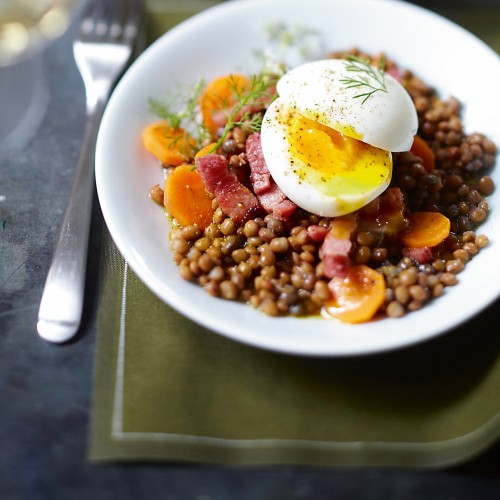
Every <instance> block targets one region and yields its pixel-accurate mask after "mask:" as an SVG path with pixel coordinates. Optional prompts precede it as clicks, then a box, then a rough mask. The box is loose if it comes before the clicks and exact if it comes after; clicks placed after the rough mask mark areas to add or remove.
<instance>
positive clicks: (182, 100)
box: [148, 80, 209, 156]
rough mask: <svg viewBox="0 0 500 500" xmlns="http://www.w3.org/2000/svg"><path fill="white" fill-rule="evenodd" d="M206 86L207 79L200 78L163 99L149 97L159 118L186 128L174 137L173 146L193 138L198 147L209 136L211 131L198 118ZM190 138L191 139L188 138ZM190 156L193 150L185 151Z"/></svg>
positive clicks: (150, 109) (151, 108)
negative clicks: (182, 132)
mask: <svg viewBox="0 0 500 500" xmlns="http://www.w3.org/2000/svg"><path fill="white" fill-rule="evenodd" d="M204 87H205V81H204V80H200V81H198V82H197V83H196V84H194V85H187V86H179V87H178V88H177V89H176V91H173V92H171V93H169V94H167V95H166V96H164V97H163V98H162V99H153V98H151V97H150V98H149V100H148V101H149V111H150V112H151V113H152V114H154V115H156V116H157V117H158V118H161V119H162V120H165V121H166V122H167V124H168V125H169V126H170V127H171V128H173V129H179V128H183V129H184V131H185V132H184V134H183V135H177V136H175V137H172V143H171V145H172V146H175V144H176V142H178V141H180V140H181V139H184V144H186V145H187V144H192V142H193V138H194V139H195V141H196V143H197V144H196V147H199V146H200V145H201V143H202V141H203V140H204V139H205V138H207V137H208V136H209V132H208V131H207V130H206V128H205V127H204V126H203V124H202V123H200V121H199V119H198V113H199V109H198V102H199V99H200V96H201V93H202V92H203V89H204ZM188 139H190V140H188ZM183 153H186V154H187V156H190V153H192V151H183Z"/></svg>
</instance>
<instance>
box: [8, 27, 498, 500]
mask: <svg viewBox="0 0 500 500" xmlns="http://www.w3.org/2000/svg"><path fill="white" fill-rule="evenodd" d="M70 36H71V33H69V34H68V35H67V36H65V37H64V38H63V39H61V40H59V41H58V42H57V43H56V44H54V45H53V46H52V47H50V48H49V50H48V51H47V53H46V57H45V62H46V69H47V78H48V83H49V89H50V95H49V103H48V110H47V113H46V115H45V119H44V121H43V123H42V126H41V127H40V129H39V131H38V133H37V134H36V136H35V137H34V138H33V139H32V140H31V142H30V143H29V144H28V145H27V146H26V147H25V148H24V149H23V150H22V151H20V152H18V153H15V154H3V155H2V156H1V157H0V200H1V201H0V213H1V224H0V251H1V253H0V499H5V500H18V499H29V500H38V499H44V500H45V499H47V500H48V499H50V500H58V499H61V500H67V499H93V500H100V499H115V498H119V499H121V500H129V499H141V498H147V499H156V498H162V499H164V498H165V499H193V500H209V499H212V500H219V499H244V500H245V499H267V498H269V499H310V498H314V499H322V498H325V499H326V498H336V499H344V498H345V499H347V498H349V499H351V498H352V499H374V500H375V499H384V500H390V499H401V498H404V499H407V500H408V499H409V500H412V499H415V500H416V499H418V500H421V499H422V498H425V499H428V500H431V499H443V500H444V499H469V498H471V499H472V498H474V499H483V498H484V499H493V498H500V446H495V447H493V448H492V449H490V450H488V451H487V452H485V453H484V454H482V455H481V456H480V457H478V458H477V459H475V460H473V461H472V462H469V463H468V464H466V465H463V466H460V467H457V468H452V469H447V470H432V471H417V470H400V469H385V470H384V469H316V468H306V467H272V468H271V467H269V468H267V467H238V468H232V467H217V466H202V465H185V464H145V463H140V464H138V463H133V464H109V465H95V464H91V463H89V462H88V461H87V459H86V452H87V442H88V431H89V421H90V411H91V407H90V402H91V390H92V369H93V350H94V344H95V336H96V323H95V316H96V309H97V271H98V265H99V255H100V234H101V229H102V224H103V222H102V217H101V213H100V211H99V207H98V203H97V201H96V202H95V204H94V214H93V222H92V231H91V238H90V249H89V269H88V271H89V272H88V286H87V293H86V295H87V297H86V298H87V301H86V304H87V305H86V310H85V314H84V324H83V328H82V331H81V334H80V335H79V337H78V338H76V339H75V341H74V342H72V343H70V344H68V345H65V346H55V345H50V344H47V343H46V342H44V341H42V340H41V339H40V338H38V336H37V335H36V331H35V324H36V317H37V311H38V304H39V300H40V296H41V292H42V287H43V283H44V280H45V276H46V273H47V269H48V266H49V263H50V260H51V255H52V250H53V247H54V243H55V238H56V236H57V231H58V226H59V224H60V221H61V217H62V213H63V210H64V207H65V204H66V200H67V196H68V193H69V189H70V185H71V182H72V178H73V172H74V166H75V161H76V157H77V154H78V151H79V146H80V141H81V137H82V132H83V126H84V98H83V86H82V84H81V81H80V78H79V75H78V73H77V71H76V68H75V66H74V62H73V58H72V52H71V44H70ZM13 91H14V90H13ZM4 97H5V96H2V97H1V99H2V100H3V99H4ZM1 113H2V112H1V108H0V119H1ZM497 305H498V304H497ZM499 390H500V388H499Z"/></svg>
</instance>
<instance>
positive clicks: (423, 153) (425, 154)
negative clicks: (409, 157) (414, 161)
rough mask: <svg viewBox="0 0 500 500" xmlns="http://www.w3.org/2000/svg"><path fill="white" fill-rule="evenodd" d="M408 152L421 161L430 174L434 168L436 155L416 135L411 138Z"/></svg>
mask: <svg viewBox="0 0 500 500" xmlns="http://www.w3.org/2000/svg"><path fill="white" fill-rule="evenodd" d="M410 151H411V152H412V153H413V154H414V155H415V156H418V157H419V158H421V159H422V163H423V164H424V167H425V169H426V170H427V172H432V171H433V170H434V168H435V166H436V155H435V154H434V151H433V150H432V149H431V147H430V146H429V145H428V144H427V143H426V142H425V141H424V140H423V139H422V138H421V137H420V136H418V135H416V136H415V137H414V138H413V145H412V147H411V149H410Z"/></svg>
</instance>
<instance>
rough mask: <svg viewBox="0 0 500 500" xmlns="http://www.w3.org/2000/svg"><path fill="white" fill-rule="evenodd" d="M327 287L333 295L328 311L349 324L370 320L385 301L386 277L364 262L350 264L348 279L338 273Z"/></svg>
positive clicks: (327, 305)
mask: <svg viewBox="0 0 500 500" xmlns="http://www.w3.org/2000/svg"><path fill="white" fill-rule="evenodd" d="M328 286H329V288H330V290H331V292H332V297H331V298H330V299H329V300H328V301H327V302H326V303H325V310H326V312H327V313H328V314H330V316H333V317H334V318H337V319H340V320H341V321H345V322H346V323H362V322H364V321H369V320H370V319H372V318H373V317H374V316H375V314H376V313H377V311H378V310H379V309H380V306H381V305H382V304H383V303H384V300H385V288H386V286H385V279H384V277H383V276H382V274H380V273H379V272H377V271H375V270H374V269H372V268H371V267H368V266H365V265H364V264H358V265H355V266H351V267H350V268H349V271H348V274H347V276H346V277H345V278H341V277H338V276H336V277H334V278H332V279H331V280H330V283H329V285H328Z"/></svg>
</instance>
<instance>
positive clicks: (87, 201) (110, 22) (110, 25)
mask: <svg viewBox="0 0 500 500" xmlns="http://www.w3.org/2000/svg"><path fill="white" fill-rule="evenodd" d="M141 14H142V2H141V1H140V0H91V1H90V2H89V5H88V7H87V11H86V13H85V14H84V17H83V20H82V23H81V26H80V31H79V33H78V34H77V36H76V38H75V40H74V42H73V53H74V56H75V61H76V64H77V66H78V69H79V70H80V73H81V75H82V79H83V82H84V85H85V93H86V115H87V123H86V127H85V132H84V136H83V141H82V146H81V151H80V157H79V159H78V164H77V167H76V174H75V179H74V182H73V187H72V190H71V193H70V195H69V201H68V205H67V207H66V211H65V214H64V219H63V223H62V227H61V232H60V234H59V239H58V241H57V245H56V248H55V252H54V256H53V260H52V264H51V266H50V269H49V273H48V275H47V281H46V283H45V287H44V290H43V294H42V300H41V302H40V310H39V313H38V323H37V330H38V333H39V335H40V336H41V337H43V338H44V339H46V340H49V341H51V342H58V343H60V342H65V341H67V340H69V339H71V338H72V337H73V336H74V335H75V334H76V333H77V331H78V329H79V327H80V322H81V317H82V310H83V298H84V287H85V271H86V264H87V246H88V238H89V229H90V219H91V212H92V198H93V191H94V154H95V146H96V137H97V129H98V126H99V123H100V121H101V117H102V114H103V112H104V108H105V106H106V103H107V101H108V98H109V94H110V92H111V90H112V88H113V86H114V84H115V82H116V80H117V79H118V77H119V76H120V75H121V73H122V72H123V70H124V69H125V67H126V66H127V64H128V62H129V61H130V59H131V57H132V54H133V51H134V45H135V42H136V40H137V35H138V32H139V27H140V21H141Z"/></svg>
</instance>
